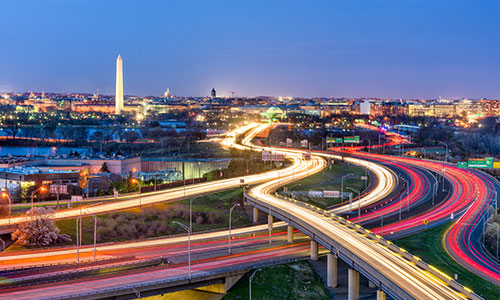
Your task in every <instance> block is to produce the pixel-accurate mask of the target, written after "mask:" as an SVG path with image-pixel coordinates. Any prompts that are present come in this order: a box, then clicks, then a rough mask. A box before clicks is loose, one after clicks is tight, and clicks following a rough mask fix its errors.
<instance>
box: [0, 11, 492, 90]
mask: <svg viewBox="0 0 500 300" xmlns="http://www.w3.org/2000/svg"><path fill="white" fill-rule="evenodd" d="M18 5H19V4H17V3H9V4H8V5H5V10H4V14H3V18H2V20H0V25H2V26H3V27H4V28H8V29H7V30H6V34H5V44H6V45H18V46H19V45H23V44H26V45H27V47H14V46H12V47H2V49H0V63H1V65H2V67H3V70H4V72H2V74H0V92H22V91H45V92H61V93H65V92H82V93H83V92H86V93H96V92H97V93H99V94H108V95H112V94H113V91H114V89H115V86H114V76H113V71H114V66H113V58H115V57H116V56H117V55H118V53H121V54H122V55H124V56H126V57H127V76H126V78H125V81H124V85H125V86H126V87H127V89H126V90H127V92H126V94H128V95H161V94H162V93H163V92H164V91H165V90H166V88H170V89H171V90H172V93H173V94H176V95H183V96H209V92H210V90H211V88H212V87H215V89H216V90H217V91H218V94H219V95H221V96H228V95H231V92H233V91H234V92H235V94H236V95H238V96H248V97H252V96H262V95H264V96H292V97H360V98H361V97H379V98H426V99H432V98H438V97H439V96H442V97H444V98H462V97H463V98H490V99H495V98H499V97H500V96H499V95H500V88H499V85H498V84H497V82H498V81H499V80H500V78H499V75H498V73H497V72H496V70H497V69H498V68H499V67H500V61H499V60H498V59H497V53H498V50H499V48H500V45H499V41H498V39H495V38H494V37H495V29H496V28H498V27H499V25H500V24H499V22H500V21H498V20H499V19H498V18H497V16H498V11H499V10H498V8H499V7H498V6H499V4H498V3H496V2H494V1H481V3H480V4H479V5H478V4H477V3H474V4H467V3H460V2H456V1H442V2H440V3H434V2H433V1H423V2H420V3H419V4H418V5H417V4H414V3H411V2H410V1H398V4H397V5H394V1H375V2H373V1H372V2H370V3H368V2H366V1H360V2H356V3H347V2H342V1H336V2H322V1H320V2H315V3H312V4H309V3H308V4H307V5H304V4H302V3H300V2H287V5H283V3H281V2H275V3H264V2H258V1H257V2H255V3H237V4H236V3H231V2H229V1H216V2H213V3H204V2H200V1H190V2H188V3H172V2H170V3H162V4H158V3H152V2H149V3H145V4H140V5H139V4H134V3H133V2H124V3H123V5H121V6H120V7H115V5H113V4H112V3H97V2H90V3H88V2H85V4H84V3H83V2H72V3H62V2H58V1H50V2H48V3H44V4H43V5H42V4H40V3H36V2H32V5H25V3H24V4H23V7H22V10H20V9H19V7H17V6H18ZM17 11H23V18H19V15H18V14H17ZM88 15H90V16H91V18H90V20H91V21H92V22H88V21H89V19H88V18H87V16H88ZM479 18H480V19H481V22H476V21H475V20H478V19H479ZM26 20H29V21H28V22H26ZM185 20H190V22H185ZM21 22H22V23H21ZM228 24H231V26H228ZM63 25H64V26H63ZM120 28H121V29H120ZM130 33H133V34H130ZM28 45H29V47H28ZM74 57H78V58H79V59H78V60H76V61H75V60H74ZM70 61H71V63H69V62H70Z"/></svg>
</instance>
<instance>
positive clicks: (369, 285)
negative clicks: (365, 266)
mask: <svg viewBox="0 0 500 300" xmlns="http://www.w3.org/2000/svg"><path fill="white" fill-rule="evenodd" d="M368 287H369V288H371V289H374V288H376V287H377V286H376V285H375V283H373V282H372V281H371V280H368Z"/></svg>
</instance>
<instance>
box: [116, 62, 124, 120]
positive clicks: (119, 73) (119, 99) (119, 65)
mask: <svg viewBox="0 0 500 300" xmlns="http://www.w3.org/2000/svg"><path fill="white" fill-rule="evenodd" d="M122 111H123V62H122V57H121V56H120V54H118V58H117V59H116V95H115V114H117V115H119V114H121V113H122Z"/></svg>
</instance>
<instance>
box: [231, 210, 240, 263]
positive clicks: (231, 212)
mask: <svg viewBox="0 0 500 300" xmlns="http://www.w3.org/2000/svg"><path fill="white" fill-rule="evenodd" d="M236 206H240V205H239V204H238V203H236V204H235V205H233V207H231V208H230V209H229V249H228V253H229V254H231V214H232V213H233V209H234V208H235V207H236Z"/></svg>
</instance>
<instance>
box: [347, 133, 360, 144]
mask: <svg viewBox="0 0 500 300" xmlns="http://www.w3.org/2000/svg"><path fill="white" fill-rule="evenodd" d="M344 143H359V135H356V136H346V137H344Z"/></svg>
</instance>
